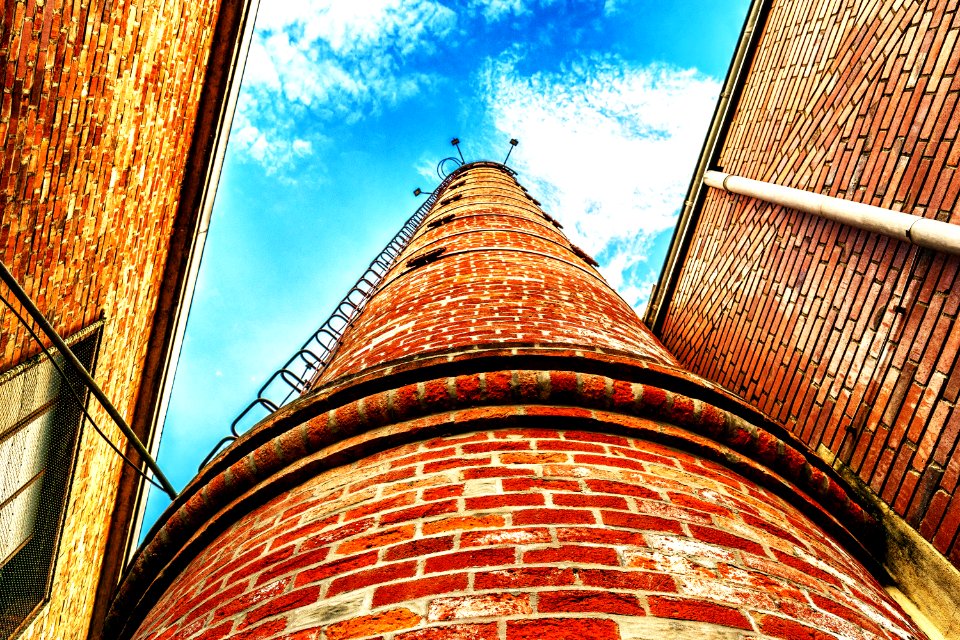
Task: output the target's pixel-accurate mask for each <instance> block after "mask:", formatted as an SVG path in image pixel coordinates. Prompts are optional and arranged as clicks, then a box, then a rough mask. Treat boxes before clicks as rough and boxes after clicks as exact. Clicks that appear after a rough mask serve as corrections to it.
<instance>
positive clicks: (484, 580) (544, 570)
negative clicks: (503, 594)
mask: <svg viewBox="0 0 960 640" xmlns="http://www.w3.org/2000/svg"><path fill="white" fill-rule="evenodd" d="M575 579H576V578H575V576H574V573H573V570H572V569H561V568H550V567H530V568H527V567H524V568H515V569H498V570H496V571H486V572H484V571H481V572H478V573H476V574H474V588H476V589H522V588H524V587H540V586H563V585H571V584H573V583H574V580H575Z"/></svg>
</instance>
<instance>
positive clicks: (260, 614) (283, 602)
mask: <svg viewBox="0 0 960 640" xmlns="http://www.w3.org/2000/svg"><path fill="white" fill-rule="evenodd" d="M319 598H320V587H304V588H302V589H297V590H296V591H291V592H289V593H286V594H284V595H280V596H277V597H275V598H273V599H271V600H269V601H268V602H266V603H265V604H263V605H262V606H260V607H258V608H256V609H254V610H252V611H250V612H249V613H247V615H245V616H244V618H243V624H242V627H247V626H250V625H252V624H255V623H257V622H260V621H261V620H263V619H264V618H268V617H270V616H275V615H279V614H281V613H286V612H287V611H290V610H291V609H298V608H301V607H305V606H307V605H311V604H313V603H314V602H316V601H317V600H318V599H319ZM242 627H241V628H242Z"/></svg>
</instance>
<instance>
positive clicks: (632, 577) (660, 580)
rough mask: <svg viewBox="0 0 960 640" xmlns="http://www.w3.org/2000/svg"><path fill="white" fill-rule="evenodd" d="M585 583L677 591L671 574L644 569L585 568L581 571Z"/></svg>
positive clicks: (612, 587)
mask: <svg viewBox="0 0 960 640" xmlns="http://www.w3.org/2000/svg"><path fill="white" fill-rule="evenodd" d="M580 579H581V580H582V582H583V584H584V585H587V586H591V587H603V588H605V589H634V590H637V591H662V592H668V593H673V592H676V590H677V586H676V583H675V581H674V579H673V578H672V577H671V576H668V575H665V574H661V573H648V572H644V571H613V570H609V569H584V570H581V571H580Z"/></svg>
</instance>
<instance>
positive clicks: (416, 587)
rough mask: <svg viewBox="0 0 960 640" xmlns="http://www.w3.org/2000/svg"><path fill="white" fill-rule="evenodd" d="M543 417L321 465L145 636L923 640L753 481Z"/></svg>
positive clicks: (211, 563) (247, 526) (204, 558)
mask: <svg viewBox="0 0 960 640" xmlns="http://www.w3.org/2000/svg"><path fill="white" fill-rule="evenodd" d="M504 413H506V412H504ZM563 413H564V412H563V411H558V412H557V413H556V418H555V420H556V421H561V420H563ZM582 424H583V426H586V427H588V428H594V425H591V424H590V422H589V421H583V422H582ZM547 425H549V421H546V422H545V423H544V426H543V427H541V428H515V429H500V430H492V431H483V432H479V433H467V434H464V435H458V436H450V437H441V438H435V439H430V440H427V441H425V442H420V443H416V444H410V445H407V446H403V447H399V448H394V449H392V450H389V451H386V452H384V453H382V454H380V455H376V456H371V457H368V458H365V459H364V460H362V461H360V462H357V463H354V464H352V465H349V466H347V467H343V468H339V469H336V470H334V471H330V472H327V473H325V474H322V475H318V476H317V477H315V478H313V479H311V480H309V481H308V482H306V483H305V484H303V485H300V486H298V487H296V488H294V489H292V490H290V491H288V492H286V493H285V494H283V495H281V496H280V497H277V498H275V499H274V500H271V501H270V502H268V503H267V504H265V505H263V506H262V507H259V508H257V509H255V510H253V511H251V512H250V513H249V514H247V515H246V516H245V517H244V518H242V519H241V520H239V521H238V522H237V523H236V524H234V525H233V526H231V527H230V528H229V529H228V530H227V531H225V532H224V533H223V534H222V535H221V536H220V537H219V538H218V539H216V540H215V541H213V542H212V544H209V545H207V547H206V550H205V551H204V552H202V553H201V554H200V555H199V556H198V557H197V558H196V559H195V560H193V562H191V563H190V565H189V566H188V567H187V568H186V569H185V570H184V571H183V573H182V578H181V579H180V580H178V581H177V582H176V583H175V584H174V586H173V587H171V588H170V589H169V590H168V591H167V592H166V594H165V595H164V596H163V597H162V598H161V599H160V601H159V602H158V603H157V604H156V607H155V608H154V609H153V611H152V612H151V614H150V615H149V617H148V618H147V619H146V621H145V623H144V625H143V627H142V628H141V629H140V631H139V633H138V634H137V636H136V637H137V638H141V639H144V640H146V639H150V640H159V639H160V638H177V639H182V640H188V639H191V638H201V637H202V638H204V639H205V640H218V639H220V638H234V639H239V638H257V639H261V640H267V639H270V638H299V639H303V640H306V639H308V638H309V639H313V638H324V639H326V640H346V639H348V638H370V637H378V638H380V637H387V638H393V639H394V640H427V639H440V638H445V639H456V638H469V639H471V640H527V639H531V640H533V639H538V638H550V639H570V640H574V639H579V638H592V639H595V640H619V639H620V638H637V637H644V638H653V637H669V636H670V634H671V632H672V633H678V632H685V633H686V634H689V637H691V638H693V637H696V638H733V637H741V636H740V635H739V634H738V633H737V632H738V631H740V632H744V631H745V632H748V633H752V632H755V631H760V632H761V633H764V634H766V636H765V637H771V638H789V639H791V640H793V639H796V638H801V637H802V638H806V637H810V638H813V637H817V638H834V637H835V636H834V635H830V634H837V635H838V636H840V637H845V638H864V639H865V638H897V637H901V638H906V637H911V636H910V634H916V635H915V636H914V637H920V636H921V635H922V634H921V633H920V632H919V631H917V630H916V629H915V628H914V627H913V626H912V624H911V623H909V622H907V621H906V620H905V619H904V616H903V614H902V612H900V611H899V609H898V607H896V605H893V604H891V602H890V601H889V600H888V598H887V596H886V594H885V593H884V591H883V590H882V588H881V587H880V586H879V585H878V584H877V583H876V582H875V581H874V579H873V578H872V577H871V576H870V575H869V574H868V573H867V572H866V570H865V569H864V568H863V567H862V566H861V565H860V564H859V563H858V562H857V561H855V560H853V559H852V558H851V557H850V555H849V554H848V553H847V552H846V551H844V550H843V549H842V548H841V547H839V546H838V545H837V544H836V543H834V542H833V541H832V540H831V538H830V536H829V535H827V534H826V533H825V532H824V531H822V530H821V529H820V528H819V527H817V526H816V525H814V524H813V523H812V522H811V521H810V520H809V519H808V518H807V517H806V516H804V515H803V514H801V513H800V512H799V511H798V510H797V509H796V508H795V507H792V506H791V505H789V504H788V503H786V502H785V501H783V500H782V499H779V498H777V497H776V496H774V495H773V494H771V493H770V492H769V491H766V490H764V489H761V488H759V487H757V486H756V484H755V483H754V482H753V481H750V480H747V479H745V478H744V477H743V476H740V475H739V474H737V473H734V472H732V471H730V470H728V469H727V468H725V467H723V466H721V465H719V464H716V463H714V462H712V461H709V460H704V459H702V458H699V457H697V456H693V455H689V454H686V453H683V452H680V451H676V450H672V449H669V448H667V447H663V446H660V445H657V444H654V443H652V442H648V441H643V440H638V439H634V438H626V437H619V436H611V435H605V434H599V433H590V432H584V431H575V430H557V429H554V428H550V427H549V426H547ZM817 629H819V630H820V631H816V630H817ZM824 632H828V633H824ZM685 637H686V636H685Z"/></svg>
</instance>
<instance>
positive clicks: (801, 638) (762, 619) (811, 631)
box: [756, 615, 836, 640]
mask: <svg viewBox="0 0 960 640" xmlns="http://www.w3.org/2000/svg"><path fill="white" fill-rule="evenodd" d="M756 617H757V619H758V624H759V627H760V632H761V633H763V634H765V635H768V636H773V637H774V638H785V639H787V640H835V638H836V636H834V635H833V634H830V633H826V632H825V631H821V630H819V629H815V628H813V627H808V626H807V625H804V624H800V623H798V622H796V621H794V620H789V619H787V618H781V617H780V616H773V615H758V616H756Z"/></svg>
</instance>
